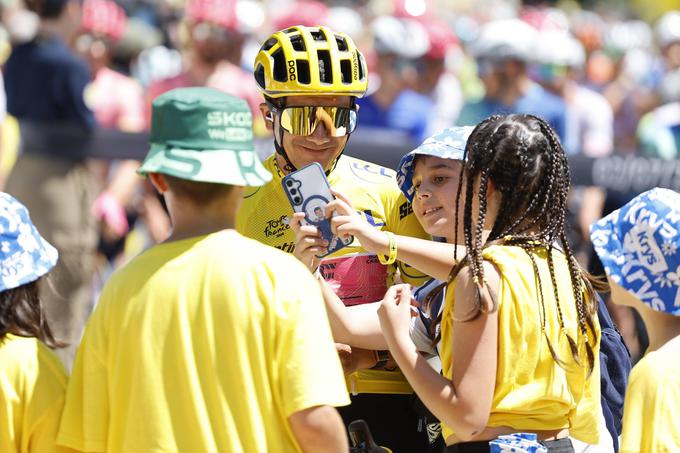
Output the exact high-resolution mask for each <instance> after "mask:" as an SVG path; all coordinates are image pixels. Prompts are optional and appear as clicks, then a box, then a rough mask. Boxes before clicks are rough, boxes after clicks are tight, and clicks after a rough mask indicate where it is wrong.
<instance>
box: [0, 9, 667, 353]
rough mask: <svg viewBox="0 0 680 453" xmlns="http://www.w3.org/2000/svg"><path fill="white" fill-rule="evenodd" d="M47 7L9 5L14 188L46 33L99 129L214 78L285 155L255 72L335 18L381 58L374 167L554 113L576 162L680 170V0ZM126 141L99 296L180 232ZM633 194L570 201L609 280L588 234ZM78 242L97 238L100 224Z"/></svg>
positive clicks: (107, 196)
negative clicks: (82, 86)
mask: <svg viewBox="0 0 680 453" xmlns="http://www.w3.org/2000/svg"><path fill="white" fill-rule="evenodd" d="M48 3H49V2H41V1H40V0H25V2H22V1H21V0H2V1H1V2H0V7H1V17H2V26H0V64H2V65H3V76H4V79H5V83H4V89H0V121H1V123H2V127H1V129H0V186H4V185H5V183H6V182H7V180H8V178H10V179H11V177H12V171H13V169H16V168H15V163H16V162H17V160H18V159H19V158H20V156H21V153H22V149H24V148H25V147H26V146H33V147H39V145H38V144H35V143H33V142H31V144H30V145H27V141H30V140H31V138H32V137H33V138H34V137H35V134H33V132H34V131H33V130H32V129H30V125H31V121H30V120H31V119H35V118H36V117H40V115H41V114H42V113H41V111H40V106H41V105H43V104H42V103H44V102H45V99H42V98H40V97H39V96H38V95H37V93H23V94H21V91H22V81H23V80H26V78H27V77H29V78H30V77H38V78H40V80H44V85H45V86H49V85H50V83H51V80H52V79H53V78H55V77H58V76H59V75H58V74H53V73H40V74H35V73H32V74H24V73H22V63H21V59H20V58H18V57H14V60H12V58H13V57H12V56H11V55H12V53H13V52H14V50H16V49H19V48H20V47H21V46H22V44H24V43H28V42H31V41H32V40H34V39H36V35H38V34H39V30H40V28H41V27H44V26H46V24H47V26H48V27H53V28H55V29H58V30H59V33H60V35H61V36H62V37H63V38H64V41H65V42H66V44H67V48H68V51H69V52H72V53H73V55H78V56H79V58H82V59H83V60H84V61H85V62H86V63H87V67H88V69H89V73H90V80H89V83H88V86H87V89H86V90H85V95H84V100H83V101H84V104H83V105H82V106H80V105H74V107H73V112H69V113H64V115H65V116H69V115H70V116H69V117H70V118H74V121H73V122H72V123H71V125H72V126H73V125H75V127H76V128H82V130H83V131H85V132H86V133H90V132H91V131H93V130H99V129H110V130H111V129H112V130H117V131H120V132H121V133H122V134H121V135H120V137H124V135H125V134H139V136H140V137H143V136H144V134H145V133H146V131H148V128H149V120H150V105H151V100H152V99H153V98H154V97H156V96H158V95H159V94H161V93H163V92H165V91H168V90H170V89H172V88H177V87H182V86H197V85H203V86H209V87H212V88H217V89H220V90H224V91H226V92H228V93H230V94H234V95H238V96H241V97H243V98H244V99H246V100H247V101H248V103H249V105H250V107H251V109H252V110H253V114H254V118H255V133H256V136H257V137H259V139H260V140H259V142H260V145H259V147H260V150H259V153H260V155H261V156H262V157H265V156H266V155H267V154H269V153H271V152H272V151H273V147H272V145H271V139H270V138H269V137H268V136H267V131H266V128H265V127H264V122H263V121H262V119H261V116H260V114H259V108H258V105H259V103H260V102H261V96H260V94H259V93H258V91H257V89H256V87H255V83H254V81H253V78H252V63H253V60H254V57H255V54H256V52H257V50H258V48H259V46H260V45H261V40H262V39H263V38H265V37H266V36H268V35H269V34H271V33H272V32H273V31H275V30H279V29H284V28H287V27H289V26H293V25H298V24H301V25H307V26H314V25H318V24H323V25H328V26H330V27H331V28H332V29H334V30H336V31H342V32H345V33H347V34H349V35H350V36H351V37H352V38H353V39H354V41H355V42H356V43H357V45H358V47H359V48H360V49H361V51H362V52H363V53H364V55H366V58H367V63H368V68H369V71H370V75H369V93H368V95H367V96H366V97H364V98H363V99H360V100H359V102H358V104H359V106H360V112H359V126H358V128H357V132H356V134H355V137H353V138H352V139H351V140H350V144H351V145H350V146H351V148H352V149H351V150H348V152H351V153H353V154H356V155H360V157H362V158H364V159H366V160H369V161H376V160H378V161H380V160H383V161H384V156H382V157H381V156H377V155H372V152H374V150H377V149H378V148H379V149H381V150H382V151H381V152H383V153H384V152H388V153H393V154H394V156H393V159H391V160H390V161H393V162H398V160H399V158H400V157H401V155H402V154H403V153H404V152H406V151H408V150H409V149H411V148H412V147H414V146H415V145H417V144H419V143H420V142H421V141H422V140H423V139H424V138H426V137H428V136H429V135H431V134H432V133H433V132H435V131H437V130H439V129H441V128H443V127H447V126H451V125H456V124H457V125H474V124H476V123H477V122H479V121H481V120H482V119H484V118H485V117H487V116H488V115H490V114H492V113H496V112H507V113H511V112H518V113H533V114H537V115H539V116H541V117H543V118H545V119H546V120H547V121H548V122H549V123H550V124H551V125H552V126H553V127H554V128H555V130H556V131H557V132H558V134H559V136H560V138H561V140H562V142H563V144H564V146H565V149H566V150H567V151H568V153H569V154H570V155H572V156H587V157H590V158H604V157H607V156H612V155H621V156H632V155H636V156H647V157H652V158H658V159H667V160H675V159H678V157H679V153H680V3H678V0H656V1H654V2H648V1H644V0H633V1H624V0H599V1H598V0H582V1H577V0H565V1H560V2H552V1H549V2H543V1H536V0H527V1H524V2H519V1H508V0H479V1H473V0H326V1H323V2H322V1H317V0H299V1H291V0H188V1H184V0H118V1H116V2H114V1H112V0H85V1H84V2H83V4H82V10H81V11H79V13H78V14H77V16H75V15H74V16H73V17H71V18H67V17H61V16H60V17H59V18H50V17H49V14H47V13H46V12H45V11H44V10H42V11H41V10H40V8H41V5H43V6H44V5H45V4H48ZM36 13H37V14H36ZM47 92H48V93H49V91H47ZM53 95H54V96H58V95H59V94H58V93H53ZM32 96H33V97H32ZM27 99H28V101H27ZM75 104H78V102H75ZM85 110H89V111H90V112H89V113H87V112H85ZM84 112H85V113H84ZM92 113H94V115H93V116H92V117H90V116H88V115H91V114H92ZM47 136H49V137H52V136H50V135H49V134H48V135H47ZM135 143H136V142H135ZM118 146H120V157H123V156H125V158H121V159H115V157H117V156H116V152H113V153H109V154H110V155H109V156H108V157H109V158H106V159H94V158H89V159H87V160H86V167H87V172H88V173H89V176H90V177H92V182H93V184H92V185H91V186H88V187H90V188H89V189H88V190H89V192H90V193H91V195H92V198H91V200H88V205H90V206H91V209H90V210H89V212H90V215H89V216H88V217H87V218H86V219H85V218H83V219H77V221H78V222H80V223H82V224H85V223H87V224H89V223H91V224H93V225H94V227H93V228H94V230H92V231H96V235H97V236H98V239H97V240H95V241H93V242H92V244H95V243H98V246H97V250H98V252H97V254H96V258H95V261H94V262H95V264H94V265H92V266H85V267H86V268H87V269H85V270H84V271H83V272H81V274H84V277H83V276H82V275H81V280H83V281H84V282H85V286H86V287H87V288H86V290H85V292H84V294H85V296H84V298H85V300H86V301H90V303H91V301H93V300H94V299H95V298H94V294H96V291H97V288H99V287H100V286H101V284H102V282H103V281H104V280H105V279H106V278H107V276H108V275H109V274H110V272H111V271H112V270H113V269H115V268H117V267H118V266H119V265H120V264H122V263H123V262H124V261H125V260H126V259H128V258H129V257H131V256H134V255H135V254H137V253H139V251H141V250H143V249H144V248H145V247H147V246H148V245H149V244H152V243H155V242H158V241H161V240H163V239H164V238H165V237H166V235H167V232H168V229H169V221H168V218H167V216H166V215H165V211H164V207H163V205H162V203H161V201H160V199H159V198H158V197H157V196H156V195H155V194H154V193H153V191H152V190H151V189H150V187H149V186H148V185H147V184H146V183H145V181H144V180H143V179H141V178H139V177H138V176H137V175H136V174H135V170H136V168H137V166H138V163H137V162H136V161H135V160H134V159H129V157H130V156H131V155H139V156H143V155H144V153H145V151H146V149H145V148H144V146H141V147H140V149H139V150H136V152H130V150H129V149H127V148H129V147H130V146H131V145H130V142H126V141H125V140H122V139H121V140H120V143H119V145H118ZM114 148H115V140H114ZM385 150H386V151H385ZM376 152H377V151H376ZM388 160H389V159H388ZM378 163H382V162H378ZM17 171H18V170H17ZM14 178H15V179H16V178H18V177H17V176H14ZM40 178H44V176H41V175H40V173H38V172H35V171H26V172H25V173H22V174H21V181H22V183H23V184H25V185H29V186H30V185H31V184H34V183H36V182H38V181H39V180H40ZM676 178H680V175H676ZM55 190H56V194H55V196H59V190H61V189H59V188H57V189H55ZM634 195H635V193H632V194H631V193H617V192H614V191H607V190H606V188H602V187H597V186H587V187H578V188H575V190H574V191H573V194H572V218H571V219H570V222H571V225H572V228H571V232H572V237H571V240H572V242H573V243H574V245H575V246H576V248H578V249H579V251H580V253H579V257H580V259H581V260H582V261H583V263H584V264H588V265H589V266H590V269H591V270H593V271H594V272H596V273H601V272H602V271H601V268H598V263H597V262H596V258H594V257H593V256H592V254H591V252H590V247H589V244H588V241H587V238H588V233H587V231H588V226H589V225H590V223H592V222H593V221H595V220H596V219H599V218H600V217H601V215H602V214H603V212H608V211H611V210H613V209H615V208H617V207H619V206H620V205H621V204H623V203H624V202H625V201H627V200H628V199H630V198H632V196H634ZM32 214H35V213H34V210H33V209H32ZM40 230H41V231H43V230H44V227H40ZM71 233H72V234H73V235H79V236H80V237H82V238H84V237H87V236H88V234H89V230H88V232H83V230H82V229H80V228H77V227H74V230H73V231H72V232H71ZM57 242H59V241H58V240H57ZM83 253H89V251H88V250H87V247H84V248H83ZM79 262H81V263H82V260H81V259H79ZM90 268H91V269H93V270H94V271H92V272H90V271H89V269H90ZM87 303H88V302H86V304H87ZM611 309H612V312H613V315H614V317H615V318H616V321H617V324H618V325H619V327H620V328H621V330H622V333H623V334H624V336H625V338H626V340H627V343H628V345H629V346H630V348H631V352H632V354H633V357H634V358H637V357H639V356H640V354H641V353H642V351H644V348H645V346H646V344H645V343H646V340H645V333H644V329H643V328H642V327H641V323H640V322H639V320H638V319H637V317H636V315H635V314H634V312H633V311H632V310H630V309H628V308H625V307H614V306H612V307H611ZM74 343H76V344H77V341H76V342H74Z"/></svg>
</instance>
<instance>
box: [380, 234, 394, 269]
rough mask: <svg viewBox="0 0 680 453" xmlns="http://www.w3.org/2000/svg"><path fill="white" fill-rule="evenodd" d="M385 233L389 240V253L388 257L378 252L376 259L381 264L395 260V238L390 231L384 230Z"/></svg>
mask: <svg viewBox="0 0 680 453" xmlns="http://www.w3.org/2000/svg"><path fill="white" fill-rule="evenodd" d="M385 234H387V237H388V238H389V240H390V246H389V247H390V254H389V256H388V257H385V255H383V254H381V253H378V260H379V261H380V263H381V264H392V263H394V262H395V261H397V240H396V239H395V237H394V234H392V232H390V231H385Z"/></svg>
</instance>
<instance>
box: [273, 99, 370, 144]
mask: <svg viewBox="0 0 680 453" xmlns="http://www.w3.org/2000/svg"><path fill="white" fill-rule="evenodd" d="M319 123H323V125H324V127H325V129H326V131H327V133H328V135H329V136H331V137H344V136H345V135H347V134H350V133H352V132H354V129H355V128H356V124H357V112H356V111H355V110H352V109H349V108H346V107H318V106H309V107H288V108H285V109H283V110H282V111H281V127H283V128H284V129H285V130H286V131H287V132H288V133H290V134H292V135H300V136H306V135H311V134H312V133H313V132H314V131H315V130H316V128H317V126H318V125H319Z"/></svg>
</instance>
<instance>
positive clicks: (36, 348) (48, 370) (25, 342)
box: [0, 334, 66, 388]
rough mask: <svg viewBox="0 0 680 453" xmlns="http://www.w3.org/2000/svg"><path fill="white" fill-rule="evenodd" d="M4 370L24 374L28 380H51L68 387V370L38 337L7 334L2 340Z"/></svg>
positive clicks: (1, 359)
mask: <svg viewBox="0 0 680 453" xmlns="http://www.w3.org/2000/svg"><path fill="white" fill-rule="evenodd" d="M0 362H1V363H2V364H3V366H2V370H3V371H4V372H12V370H13V373H18V374H21V375H23V376H24V377H23V379H24V380H25V381H26V382H37V381H43V380H45V381H50V382H53V383H54V384H56V385H57V386H59V387H63V388H65V387H66V371H65V370H64V366H63V365H62V364H61V362H60V361H59V358H58V357H57V356H56V354H55V353H54V351H52V350H51V349H50V348H48V347H47V346H46V345H45V344H44V343H42V342H41V341H40V340H38V339H37V338H32V337H31V338H26V337H20V336H16V335H11V334H10V335H7V336H6V337H5V338H4V339H3V340H1V341H0Z"/></svg>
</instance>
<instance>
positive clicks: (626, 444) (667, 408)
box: [619, 353, 680, 453]
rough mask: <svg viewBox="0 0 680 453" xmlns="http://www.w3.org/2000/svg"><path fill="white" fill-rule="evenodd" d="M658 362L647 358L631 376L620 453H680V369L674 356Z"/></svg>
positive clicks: (625, 404) (658, 357) (652, 358)
mask: <svg viewBox="0 0 680 453" xmlns="http://www.w3.org/2000/svg"><path fill="white" fill-rule="evenodd" d="M652 354H655V353H652ZM661 358H663V356H658V355H657V356H656V357H650V356H647V357H645V358H643V359H642V360H641V361H640V362H638V364H637V365H636V366H635V367H634V368H633V370H632V371H631V373H630V379H629V381H628V387H627V389H626V400H625V403H624V407H623V430H622V438H621V448H620V450H619V451H620V452H621V453H639V452H654V453H670V452H677V451H680V424H679V423H678V420H680V378H679V377H678V376H679V373H680V366H678V365H676V364H677V363H678V358H677V356H675V357H670V356H668V357H665V360H659V359H661ZM664 362H665V363H664Z"/></svg>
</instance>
